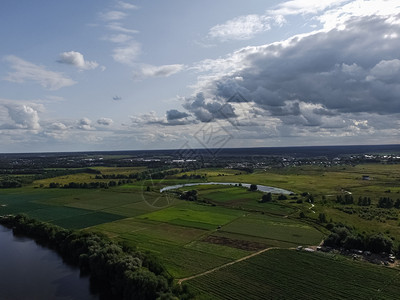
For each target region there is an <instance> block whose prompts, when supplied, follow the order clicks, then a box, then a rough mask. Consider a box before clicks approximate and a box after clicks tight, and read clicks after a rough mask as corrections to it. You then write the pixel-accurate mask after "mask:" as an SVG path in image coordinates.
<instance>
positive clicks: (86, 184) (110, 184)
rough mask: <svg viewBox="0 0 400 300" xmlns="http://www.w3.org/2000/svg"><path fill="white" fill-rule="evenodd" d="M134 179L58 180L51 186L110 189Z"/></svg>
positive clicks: (50, 185) (50, 186) (52, 187)
mask: <svg viewBox="0 0 400 300" xmlns="http://www.w3.org/2000/svg"><path fill="white" fill-rule="evenodd" d="M132 182H133V181H132V180H130V179H128V180H119V181H114V180H111V181H110V182H98V181H97V182H79V183H78V182H69V183H67V184H60V183H57V182H50V184H49V188H51V189H56V188H63V189H108V188H109V187H114V186H120V185H123V184H127V183H132Z"/></svg>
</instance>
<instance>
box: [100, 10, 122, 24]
mask: <svg viewBox="0 0 400 300" xmlns="http://www.w3.org/2000/svg"><path fill="white" fill-rule="evenodd" d="M126 16H127V14H126V13H124V12H122V11H117V10H112V11H108V12H106V13H101V14H100V17H101V18H102V19H103V20H104V21H117V20H121V19H124V18H125V17H126Z"/></svg>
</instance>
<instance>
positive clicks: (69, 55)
mask: <svg viewBox="0 0 400 300" xmlns="http://www.w3.org/2000/svg"><path fill="white" fill-rule="evenodd" d="M58 62H59V63H63V64H68V65H73V66H75V67H77V68H79V69H82V70H90V69H95V68H97V67H98V66H99V64H98V63H97V62H95V61H85V59H84V58H83V55H82V54H81V53H79V52H76V51H69V52H63V53H61V54H60V56H59V59H58Z"/></svg>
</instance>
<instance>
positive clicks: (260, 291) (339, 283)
mask: <svg viewBox="0 0 400 300" xmlns="http://www.w3.org/2000/svg"><path fill="white" fill-rule="evenodd" d="M399 278H400V273H399V271H397V270H393V269H390V268H385V267H376V266H373V265H370V264H366V263H362V262H353V261H350V260H348V259H346V258H343V257H338V256H332V255H326V254H321V253H306V252H297V251H294V250H271V251H267V252H265V253H263V254H260V255H258V256H255V257H253V258H250V259H248V260H245V261H242V262H238V263H236V264H234V265H231V266H228V267H226V268H222V269H220V270H218V271H215V272H213V273H210V274H207V275H204V276H200V277H197V278H195V279H192V280H189V281H187V283H188V284H189V285H190V286H191V287H193V288H194V289H195V290H196V291H198V292H199V293H201V295H200V296H198V299H237V300H241V299H398V296H399V293H400V284H399Z"/></svg>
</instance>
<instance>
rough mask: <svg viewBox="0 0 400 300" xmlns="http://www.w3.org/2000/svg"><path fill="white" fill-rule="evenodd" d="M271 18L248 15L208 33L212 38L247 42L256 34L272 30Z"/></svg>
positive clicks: (214, 28)
mask: <svg viewBox="0 0 400 300" xmlns="http://www.w3.org/2000/svg"><path fill="white" fill-rule="evenodd" d="M270 22H271V18H269V17H267V16H262V15H246V16H240V17H237V18H234V19H232V20H229V21H227V22H226V23H224V24H219V25H215V26H214V27H212V28H211V29H210V31H209V33H208V35H209V36H210V37H211V38H218V39H221V40H232V39H235V40H246V39H250V38H252V37H253V36H254V35H255V34H257V33H260V32H263V31H267V30H269V29H270V28H271V25H270Z"/></svg>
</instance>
